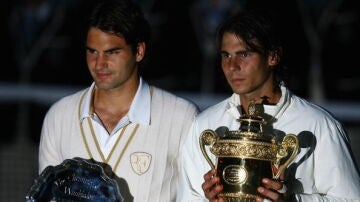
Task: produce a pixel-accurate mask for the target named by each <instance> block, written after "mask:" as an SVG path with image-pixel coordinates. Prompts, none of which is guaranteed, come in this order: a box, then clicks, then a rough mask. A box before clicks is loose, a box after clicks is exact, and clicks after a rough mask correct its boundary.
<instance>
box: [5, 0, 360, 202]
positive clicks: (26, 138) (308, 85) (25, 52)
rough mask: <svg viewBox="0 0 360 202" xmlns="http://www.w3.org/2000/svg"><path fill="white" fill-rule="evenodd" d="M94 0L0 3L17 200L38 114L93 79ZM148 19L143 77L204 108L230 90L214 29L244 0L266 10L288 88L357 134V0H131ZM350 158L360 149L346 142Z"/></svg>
mask: <svg viewBox="0 0 360 202" xmlns="http://www.w3.org/2000/svg"><path fill="white" fill-rule="evenodd" d="M95 2H96V1H95V0H13V1H6V2H2V5H1V7H0V9H1V11H0V24H1V25H2V27H1V32H0V40H1V41H0V42H1V43H0V44H1V46H2V48H1V54H0V61H1V62H2V68H3V71H2V73H1V74H0V112H1V115H2V116H1V123H2V128H3V129H2V133H1V136H0V201H24V196H25V193H26V192H27V190H28V188H29V186H30V185H31V183H32V182H33V179H34V178H35V177H36V176H37V147H38V142H39V135H40V129H41V124H42V119H43V117H44V115H45V113H46V111H47V110H48V108H49V106H50V105H51V104H52V103H53V102H55V101H56V100H57V99H59V98H60V97H62V96H65V95H67V94H70V93H72V92H75V91H77V90H79V89H81V88H84V87H87V86H89V85H90V84H91V78H90V75H89V74H88V71H87V67H86V63H85V52H84V46H83V45H84V40H85V38H84V36H85V35H84V34H85V31H86V19H87V15H88V12H89V11H90V8H91V7H92V5H93V3H95ZM137 2H138V3H139V4H140V5H141V6H142V8H143V10H144V13H145V15H146V16H147V18H148V19H149V21H150V23H151V25H152V29H153V30H152V31H153V33H152V41H151V44H150V50H149V51H150V52H149V58H148V61H147V65H146V66H145V67H144V68H143V69H141V71H142V74H143V77H144V78H145V79H146V80H148V81H149V83H151V84H153V85H156V86H159V87H162V88H164V89H167V90H169V91H171V92H173V93H176V94H178V95H180V96H183V97H186V98H188V99H191V100H193V101H194V102H195V103H196V104H198V105H199V107H200V108H201V109H204V108H206V107H207V106H209V105H211V104H214V103H216V102H218V101H220V100H222V99H224V98H225V97H227V96H229V93H230V88H229V87H228V86H227V84H226V81H225V79H224V77H223V74H222V72H221V69H220V67H219V63H218V59H217V55H216V52H215V50H216V49H215V47H214V42H215V39H214V31H215V29H216V26H217V25H218V23H220V22H221V21H222V20H223V19H224V18H226V17H227V16H229V15H231V14H233V13H235V12H238V11H241V10H246V9H253V8H256V9H258V8H263V9H267V10H269V11H271V12H273V13H274V14H275V16H276V19H277V22H278V23H279V27H280V29H281V35H282V37H283V44H284V52H285V57H284V62H285V64H286V65H287V66H288V68H289V73H290V79H289V80H288V82H287V85H288V86H289V87H290V89H291V90H292V91H293V92H294V93H296V94H298V95H300V96H302V97H305V98H307V99H309V100H311V101H313V102H315V103H317V104H319V105H321V106H323V107H325V108H326V109H328V110H329V111H330V112H332V113H333V114H334V115H335V116H336V117H337V118H338V119H339V120H340V121H341V122H343V124H344V125H345V127H346V128H347V129H348V132H349V136H350V138H351V141H352V142H351V144H352V145H358V144H360V134H359V132H360V126H359V123H360V75H359V74H357V72H358V69H357V68H359V62H358V59H359V58H357V57H359V56H358V55H357V54H358V52H359V51H358V49H359V47H360V41H359V40H360V39H359V35H360V30H359V29H360V12H359V11H360V9H359V6H358V3H356V2H355V0H294V1H289V0H267V1H264V0H262V1H261V0H237V1H236V0H233V1H232V0H181V1H180V0H177V1H169V0H137ZM353 149H354V155H355V157H356V158H357V161H359V160H360V149H359V148H358V147H355V146H353Z"/></svg>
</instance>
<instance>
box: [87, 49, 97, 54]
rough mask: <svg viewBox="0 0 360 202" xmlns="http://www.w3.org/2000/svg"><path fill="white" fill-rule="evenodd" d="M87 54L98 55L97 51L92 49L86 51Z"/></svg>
mask: <svg viewBox="0 0 360 202" xmlns="http://www.w3.org/2000/svg"><path fill="white" fill-rule="evenodd" d="M86 52H87V53H88V54H95V53H96V51H95V50H92V49H86Z"/></svg>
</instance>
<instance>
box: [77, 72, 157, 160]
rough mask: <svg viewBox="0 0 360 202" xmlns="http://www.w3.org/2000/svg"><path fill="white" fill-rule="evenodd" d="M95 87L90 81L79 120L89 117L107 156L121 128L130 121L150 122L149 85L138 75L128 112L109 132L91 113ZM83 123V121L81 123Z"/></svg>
mask: <svg viewBox="0 0 360 202" xmlns="http://www.w3.org/2000/svg"><path fill="white" fill-rule="evenodd" d="M94 88H95V82H94V83H92V85H91V86H90V88H89V90H88V91H87V92H86V94H85V96H84V101H83V105H82V108H81V112H80V122H81V123H82V122H83V121H84V120H85V119H87V118H90V119H91V122H92V125H93V128H94V133H95V135H96V138H97V140H98V142H99V146H100V149H101V151H102V153H103V154H104V155H105V156H108V154H109V153H110V151H111V149H112V148H113V145H114V144H115V141H116V139H117V138H118V136H119V134H120V132H121V131H122V130H121V129H122V128H124V127H125V126H126V125H128V124H130V123H138V124H146V125H149V124H150V101H151V95H150V88H149V85H148V84H147V83H146V82H145V81H144V80H143V79H142V78H141V77H140V82H139V87H138V89H137V91H136V94H135V97H134V99H133V101H132V102H131V105H130V109H129V111H128V113H127V114H126V115H125V116H124V117H122V118H121V119H120V120H119V122H118V123H117V125H116V126H115V128H114V130H113V131H111V133H110V134H109V133H108V131H107V130H106V128H105V127H104V125H103V124H102V123H101V121H100V119H99V117H98V116H97V115H96V114H95V113H93V114H91V110H90V109H91V99H92V92H93V90H94ZM82 124H83V123H82Z"/></svg>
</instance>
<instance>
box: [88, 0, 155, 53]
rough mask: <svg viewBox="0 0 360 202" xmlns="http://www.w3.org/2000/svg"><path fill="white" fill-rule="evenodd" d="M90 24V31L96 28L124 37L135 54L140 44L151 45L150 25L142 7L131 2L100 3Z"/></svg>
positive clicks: (113, 0) (119, 0)
mask: <svg viewBox="0 0 360 202" xmlns="http://www.w3.org/2000/svg"><path fill="white" fill-rule="evenodd" d="M88 24H89V25H88V29H90V28H91V27H95V28H97V29H100V30H101V31H103V32H106V33H110V34H114V35H116V36H119V37H123V38H124V39H125V41H126V43H127V44H128V45H130V46H131V48H132V51H133V52H134V53H135V52H136V49H137V45H138V43H141V42H144V43H145V44H146V45H147V46H148V44H149V40H150V34H151V28H150V24H149V22H148V21H147V20H146V18H145V16H144V13H143V12H142V10H141V7H140V6H139V5H137V4H135V3H134V2H133V1H131V0H118V1H116V0H108V1H105V0H104V1H100V3H99V4H97V5H96V6H95V7H94V9H93V11H92V12H91V14H90V18H89V23H88Z"/></svg>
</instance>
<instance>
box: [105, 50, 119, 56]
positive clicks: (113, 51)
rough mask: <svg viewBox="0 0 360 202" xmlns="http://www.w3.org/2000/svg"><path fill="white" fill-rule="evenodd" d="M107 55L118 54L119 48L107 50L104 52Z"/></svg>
mask: <svg viewBox="0 0 360 202" xmlns="http://www.w3.org/2000/svg"><path fill="white" fill-rule="evenodd" d="M106 53H107V54H108V55H114V54H118V53H119V50H112V51H108V52H106Z"/></svg>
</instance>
